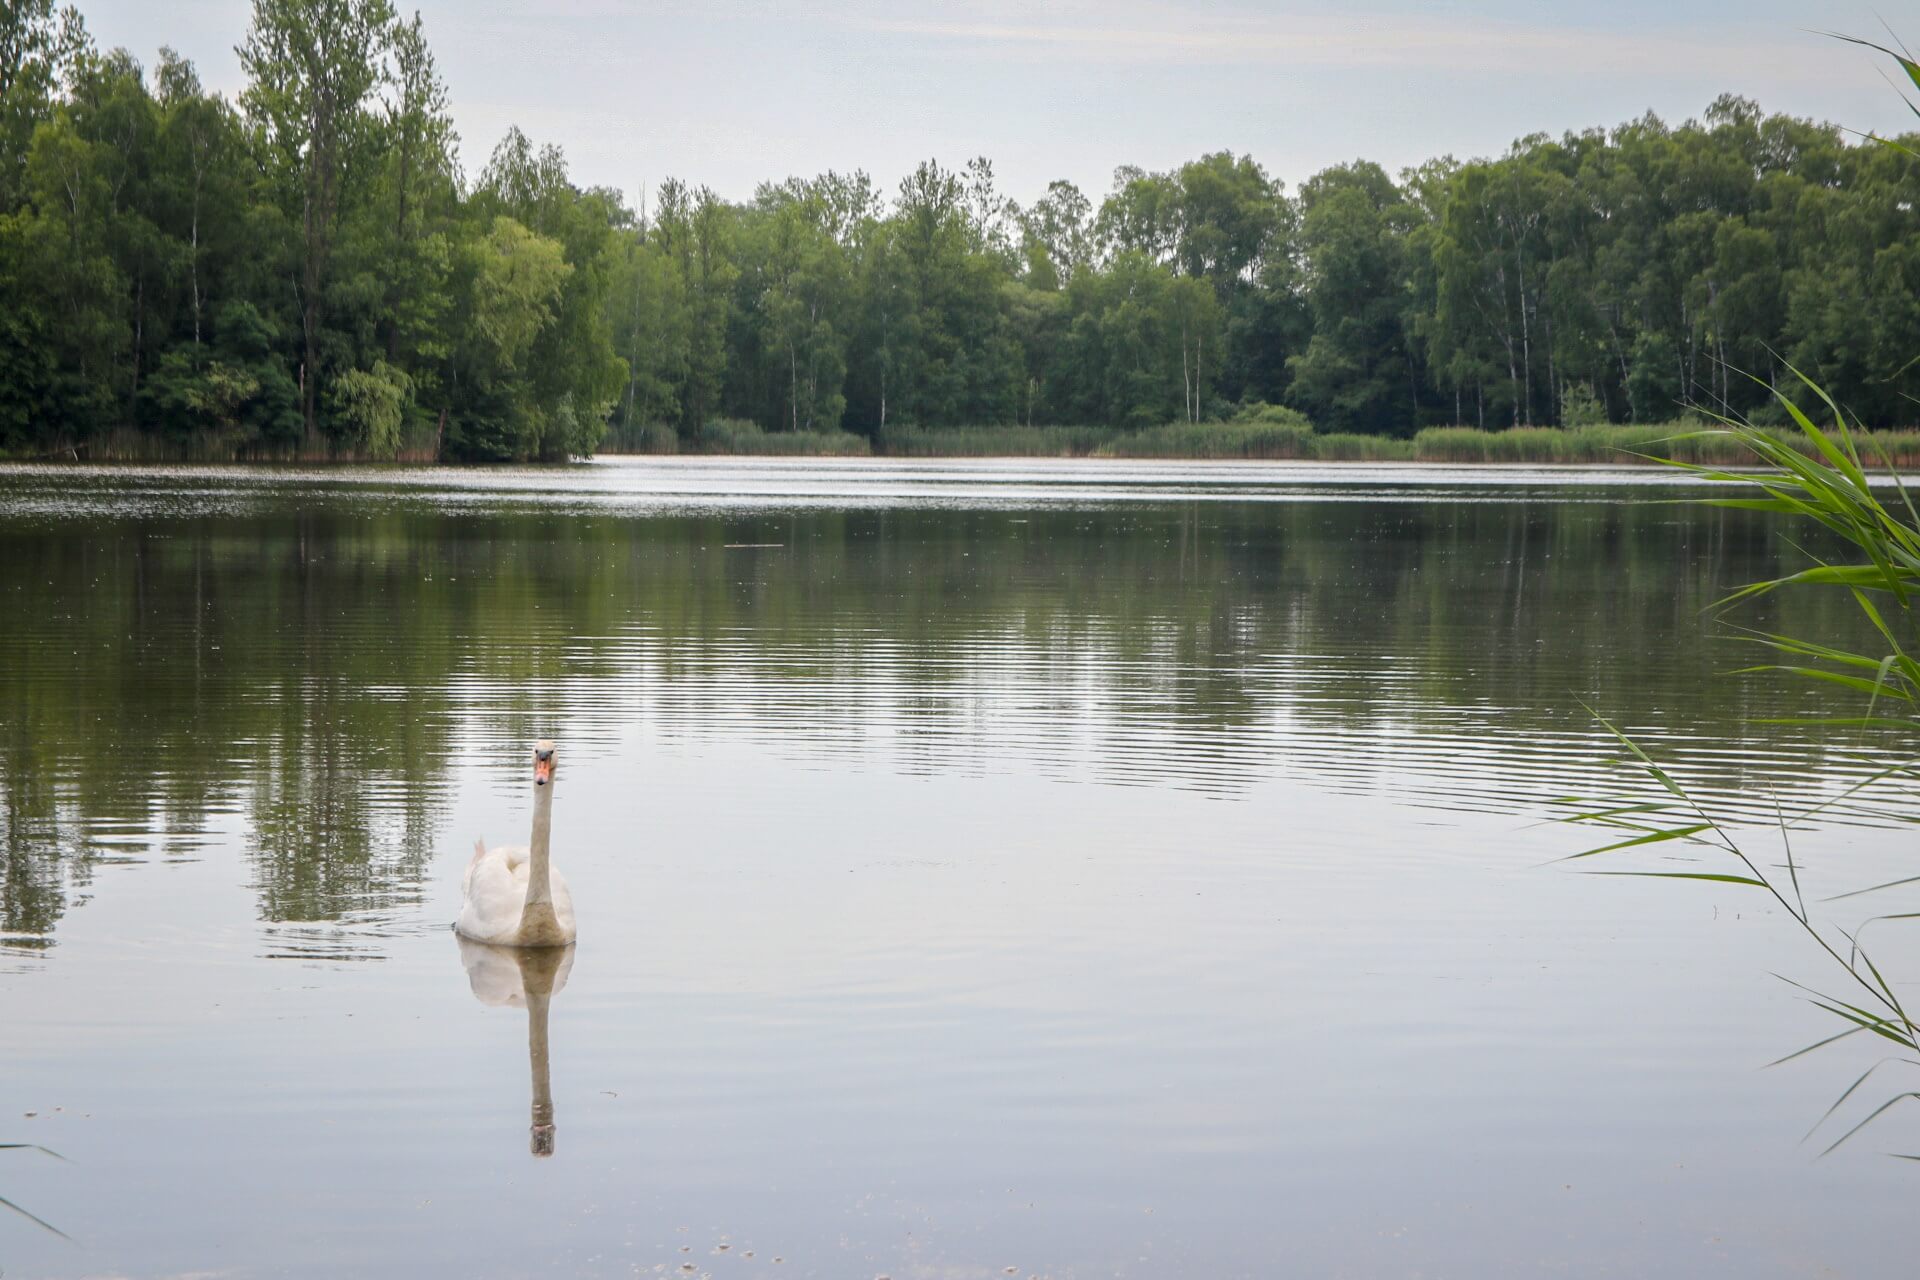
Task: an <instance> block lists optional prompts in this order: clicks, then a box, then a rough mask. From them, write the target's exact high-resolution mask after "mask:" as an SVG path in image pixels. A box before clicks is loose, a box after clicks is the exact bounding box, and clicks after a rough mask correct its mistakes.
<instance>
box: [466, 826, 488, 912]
mask: <svg viewBox="0 0 1920 1280" xmlns="http://www.w3.org/2000/svg"><path fill="white" fill-rule="evenodd" d="M486 856H487V838H486V837H485V836H482V837H480V838H479V839H478V840H475V841H474V842H473V856H472V857H471V858H469V859H467V869H466V871H465V872H463V873H462V874H461V876H460V897H461V898H462V899H465V898H466V896H467V895H468V894H470V893H472V892H473V869H474V868H475V867H477V866H479V865H480V861H481V859H483V858H485V857H486Z"/></svg>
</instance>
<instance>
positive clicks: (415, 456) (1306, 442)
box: [0, 421, 1920, 470]
mask: <svg viewBox="0 0 1920 1280" xmlns="http://www.w3.org/2000/svg"><path fill="white" fill-rule="evenodd" d="M1773 434H1775V435H1776V436H1777V438H1779V439H1780V440H1781V441H1783V442H1785V443H1789V444H1791V445H1793V446H1794V447H1796V448H1800V449H1802V450H1803V451H1804V450H1806V449H1810V448H1811V447H1812V445H1811V444H1810V443H1809V442H1808V441H1807V439H1806V437H1805V436H1804V435H1802V434H1800V433H1797V432H1793V433H1789V432H1787V431H1785V430H1780V431H1777V432H1774V433H1773ZM1854 440H1855V444H1856V446H1857V448H1858V450H1859V453H1860V456H1861V460H1862V462H1863V463H1865V464H1866V465H1869V466H1874V467H1886V466H1890V467H1892V468H1893V469H1895V470H1913V469H1917V468H1920V429H1900V430H1882V431H1862V432H1859V433H1857V434H1856V436H1855V437H1854ZM130 443H132V441H131V439H130V437H129V436H128V435H124V434H123V435H118V436H113V437H107V438H105V439H96V440H92V441H88V442H85V443H78V444H75V445H73V446H71V447H68V448H65V449H56V450H45V449H42V450H37V451H35V452H34V453H31V454H28V453H19V454H12V455H0V462H8V463H32V464H39V465H47V466H62V465H64V466H77V467H95V466H141V465H154V466H179V465H225V464H234V465H243V466H247V465H253V466H262V467H287V466H304V467H325V466H393V467H419V466H441V465H460V466H481V467H487V466H503V465H505V466H513V465H520V466H526V465H565V464H566V463H567V462H577V461H582V460H584V459H583V458H582V457H579V456H576V457H574V458H571V459H558V458H553V459H503V460H501V461H499V462H472V461H466V460H463V461H460V462H457V463H455V462H450V461H443V460H441V459H439V458H436V457H435V456H434V451H433V450H432V449H429V448H422V449H415V450H402V451H400V452H399V453H398V455H397V456H394V457H389V458H370V457H364V456H360V455H358V454H356V453H354V452H352V451H334V450H317V451H316V450H312V449H301V448H299V447H287V448H285V449H272V448H265V447H261V446H260V445H258V444H257V443H249V444H239V443H236V442H233V441H231V440H220V439H218V438H212V437H200V438H193V439H188V440H184V441H178V442H172V443H171V444H170V446H169V447H164V448H156V447H153V446H154V445H156V444H158V443H159V442H157V441H153V440H152V439H151V438H147V439H143V440H141V441H140V442H139V444H138V446H136V447H128V445H129V444H130ZM595 456H602V457H617V458H647V457H658V458H727V457H762V458H785V459H789V460H791V459H801V458H843V459H844V458H870V459H874V460H893V461H906V462H911V461H936V460H950V461H951V460H963V459H975V458H977V459H1008V460H1018V459H1027V460H1044V459H1087V460H1095V461H1099V460H1115V461H1125V460H1132V461H1162V462H1304V463H1378V464H1397V465H1442V466H1499V465H1509V466H1536V467H1537V466H1565V467H1645V466H1658V465H1661V461H1662V460H1665V459H1672V460H1675V461H1679V462H1683V463H1694V464H1700V465H1707V466H1731V467H1739V466H1742V465H1746V464H1750V463H1752V462H1754V461H1755V459H1754V457H1753V455H1752V454H1751V453H1750V452H1748V451H1747V449H1746V447H1745V446H1744V445H1742V444H1740V443H1739V441H1738V440H1736V439H1735V438H1734V437H1732V436H1731V435H1728V434H1726V433H1724V432H1721V431H1718V430H1716V429H1715V428H1714V427H1713V426H1711V425H1710V424H1706V423H1701V422H1697V421H1686V422H1675V423H1655V424H1648V425H1645V426H1594V427H1513V428H1507V429H1504V430H1500V431H1486V430H1482V429H1480V428H1477V427H1429V428H1427V429H1425V430H1423V431H1420V432H1419V433H1417V434H1416V435H1414V436H1412V437H1410V438H1395V437H1389V436H1367V435H1356V434H1340V433H1322V432H1317V431H1315V430H1313V429H1312V428H1311V427H1308V426H1305V425H1301V424H1298V423H1293V422H1271V421H1236V422H1204V423H1174V424H1171V425H1168V426H1162V427H1147V428H1138V429H1132V430H1129V429H1125V428H1115V427H943V428H889V429H887V430H885V431H883V432H882V433H881V434H880V435H879V436H878V437H868V436H864V435H855V434H853V433H851V432H809V431H789V432H779V431H766V430H763V429H761V428H758V427H754V426H753V425H752V424H750V423H737V424H733V423H723V424H715V426H714V427H711V428H706V429H703V430H702V431H701V432H699V433H698V434H697V435H695V436H694V437H692V438H690V439H682V438H680V437H679V436H677V435H676V434H674V433H673V432H671V431H669V430H665V429H661V430H656V431H653V432H649V433H648V434H647V436H646V437H644V438H642V439H639V440H634V439H631V438H628V439H622V438H619V437H618V436H617V435H616V436H615V437H613V438H610V439H607V440H605V441H603V442H602V444H601V446H600V447H599V448H598V449H597V450H596V454H595Z"/></svg>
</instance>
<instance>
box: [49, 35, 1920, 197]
mask: <svg viewBox="0 0 1920 1280" xmlns="http://www.w3.org/2000/svg"><path fill="white" fill-rule="evenodd" d="M397 2H399V3H400V7H401V8H402V9H403V10H404V11H408V12H410V11H411V10H412V9H413V8H416V7H417V8H418V9H419V10H420V11H421V12H422V13H423V15H424V17H425V20H426V26H427V33H428V39H429V40H430V41H431V43H432V45H433V48H434V50H435V53H436V55H437V56H438V58H439V61H440V66H441V70H442V72H443V74H444V75H445V77H446V80H447V83H448V86H449V88H450V90H451V92H452V97H453V108H454V116H455V120H456V123H457V124H458V127H459V129H460V133H461V135H462V138H463V143H462V155H463V158H464V160H465V163H466V166H467V169H468V171H469V172H470V173H473V172H477V171H478V170H479V168H480V166H481V165H482V164H484V162H485V160H486V156H487V153H488V152H489V151H490V150H491V149H492V147H493V144H494V143H495V142H496V141H497V140H498V139H499V137H500V135H501V134H502V133H503V132H504V131H505V130H506V128H507V126H508V125H510V124H515V123H517V124H519V125H520V126H521V128H523V129H524V130H526V131H527V133H528V134H530V135H531V136H533V137H534V138H535V139H536V140H537V141H541V142H546V141H553V142H558V143H560V144H561V145H562V146H564V147H565V148H566V152H567V155H568V157H569V159H570V160H571V162H572V165H573V171H574V177H575V180H576V181H580V182H584V183H596V184H605V185H611V186H617V187H621V188H623V189H625V190H627V191H628V192H629V193H631V192H632V191H633V190H634V189H635V188H636V186H637V185H638V184H639V183H640V182H641V181H643V180H644V181H646V182H647V183H648V184H650V185H651V184H654V183H657V182H658V181H659V180H660V179H661V178H663V177H667V176H669V175H671V176H677V177H681V178H684V179H686V180H688V181H690V182H693V183H696V184H698V183H705V184H708V185H710V186H712V187H713V188H715V189H716V190H717V191H719V192H720V193H721V194H722V195H725V196H728V197H730V198H734V199H742V198H745V197H747V196H748V195H750V194H751V193H752V190H753V186H754V184H755V183H756V182H758V181H760V180H762V179H766V178H780V177H785V176H787V175H789V174H813V173H817V172H820V171H821V170H824V169H828V168H836V169H842V170H846V169H854V168H864V169H866V170H867V171H868V172H869V173H871V174H873V176H874V177H875V179H876V180H878V181H879V182H881V183H882V185H883V186H885V187H886V188H888V189H889V190H891V188H892V187H893V185H894V183H895V182H896V181H897V180H898V179H899V177H900V176H901V175H902V174H903V173H905V172H906V171H908V170H910V169H911V168H912V166H913V164H914V163H915V162H916V161H917V160H919V159H922V158H925V157H928V156H932V157H936V158H938V159H939V160H941V161H942V162H943V163H946V164H952V165H958V164H961V163H963V162H964V161H965V160H966V158H967V157H969V156H973V155H978V154H984V155H987V156H989V157H991V158H992V159H993V161H994V165H995V171H996V173H997V174H998V175H999V176H1000V180H1001V185H1002V186H1003V187H1004V188H1005V189H1006V190H1007V191H1008V193H1009V194H1011V195H1013V196H1014V197H1016V198H1018V199H1020V200H1022V201H1026V200H1030V199H1031V198H1032V197H1033V196H1035V195H1037V194H1038V193H1039V192H1040V191H1041V190H1043V189H1044V187H1045V184H1046V183H1047V181H1048V180H1050V179H1052V178H1061V177H1064V178H1070V179H1072V180H1074V181H1075V182H1078V183H1079V184H1080V185H1081V186H1082V187H1083V188H1085V189H1086V190H1087V191H1088V193H1089V194H1090V195H1093V196H1095V198H1096V199H1097V197H1098V195H1099V194H1100V193H1103V192H1104V191H1105V190H1106V189H1107V187H1108V185H1109V179H1110V175H1111V173H1112V171H1113V168H1114V166H1116V165H1119V164H1128V163H1131V164H1138V165H1142V166H1145V167H1147V168H1164V167H1168V166H1171V165H1174V164H1177V163H1179V162H1180V161H1182V160H1186V159H1189V158H1191V157H1193V156H1196V155H1198V154H1200V153H1202V152H1204V151H1210V150H1217V149H1219V148H1222V147H1226V148H1231V149H1232V150H1234V151H1238V152H1251V153H1252V154H1253V155H1254V156H1255V157H1256V158H1257V159H1258V160H1260V162H1261V163H1262V164H1264V165H1265V166H1266V167H1267V169H1268V171H1269V172H1270V173H1272V174H1274V175H1276V176H1278V177H1280V178H1283V179H1284V180H1285V181H1286V182H1287V183H1288V184H1289V186H1295V185H1297V184H1298V183H1299V182H1300V181H1301V180H1302V179H1304V178H1306V177H1308V176H1310V175H1311V174H1313V173H1314V172H1316V171H1318V170H1319V169H1322V168H1324V167H1326V166H1327V165H1329V164H1333V163H1337V162H1339V161H1341V160H1345V159H1350V158H1353V157H1355V156H1364V157H1367V158H1369V159H1374V160H1378V161H1380V162H1381V163H1382V164H1384V165H1386V166H1387V167H1388V168H1389V169H1391V170H1397V169H1399V168H1400V167H1401V166H1403V165H1408V164H1413V163H1418V162H1419V161H1421V160H1424V159H1427V158H1429V157H1432V156H1435V155H1440V154H1443V153H1452V154H1455V155H1459V156H1463V157H1464V156H1473V155H1485V154H1490V153H1494V152H1498V151H1501V150H1503V149H1504V148H1505V147H1506V145H1507V144H1508V143H1509V142H1510V141H1511V140H1512V139H1513V138H1515V137H1516V136H1519V135H1521V134H1524V133H1531V132H1536V131H1547V132H1552V133H1558V132H1560V131H1562V130H1565V129H1568V128H1580V127H1585V126H1589V125H1596V124H1608V125H1610V124H1616V123H1618V122H1620V121H1621V120H1624V119H1627V118H1630V117H1632V116H1636V115H1639V114H1640V113H1642V112H1644V111H1646V110H1648V109H1652V110H1654V111H1657V112H1659V113H1660V114H1661V115H1662V116H1665V117H1667V118H1669V119H1672V120H1676V121H1677V120H1680V119H1684V118H1686V117H1688V116H1691V115H1697V114H1698V113H1699V112H1700V111H1701V110H1702V109H1703V108H1704V107H1705V106H1706V104H1707V103H1708V102H1710V101H1711V100H1712V99H1713V97H1714V96H1715V95H1716V94H1718V93H1720V92H1722V91H1733V92H1738V93H1743V94H1746V95H1748V96H1751V97H1755V98H1758V99H1759V100H1760V101H1761V103H1762V104H1763V105H1764V106H1766V107H1767V108H1768V109H1769V110H1778V111H1788V112H1792V113H1794V114H1796V115H1811V116H1816V117H1819V118H1823V119H1832V120H1836V121H1839V122H1840V123H1843V124H1846V125H1849V126H1852V127H1855V128H1862V129H1871V128H1879V129H1899V128H1901V127H1903V126H1904V122H1905V121H1907V120H1908V119H1909V117H1907V116H1906V114H1905V109H1904V108H1903V107H1902V106H1901V104H1900V101H1899V99H1898V98H1897V96H1896V95H1895V93H1894V91H1893V90H1892V89H1891V88H1890V87H1889V86H1888V84H1887V82H1886V81H1885V79H1883V78H1882V66H1881V64H1880V63H1879V62H1878V61H1876V60H1875V58H1874V57H1873V55H1870V54H1867V53H1865V52H1864V51H1861V50H1857V49H1852V48H1848V47H1845V46H1842V45H1839V44H1837V43H1836V42H1834V41H1831V40H1824V39H1821V38H1819V37H1817V36H1815V35H1812V34H1809V33H1808V31H1807V30H1806V28H1822V29H1826V28H1834V29H1839V30H1844V31H1848V32H1852V33H1857V34H1865V35H1873V34H1875V33H1876V32H1877V31H1878V30H1879V26H1878V20H1877V18H1876V16H1875V10H1874V8H1873V6H1872V5H1870V4H1868V3H1856V2H1855V0H1828V2H1827V3H1820V2H1819V0H1792V2H1787V0H1664V2H1658V0H1609V2H1604V3H1600V2H1594V0H1574V2H1572V3H1552V4H1550V3H1535V2H1529V0H1433V2H1431V3H1424V4H1421V3H1410V2H1409V0H1361V2H1360V3H1357V4H1337V3H1264V4H1262V3H1254V2H1252V0H1234V2H1229V3H1210V4H1201V3H1191V2H1189V0H1105V2H1095V0H1040V2H1038V3H1028V4H1012V3H1002V2H995V0H972V2H967V3H949V4H935V3H929V2H927V0H848V2H846V3H840V4H831V5H829V4H817V3H816V4H773V3H753V2H751V0H706V2H705V3H697V4H681V3H661V2H648V0H547V2H545V3H540V2H538V0H412V2H411V3H407V2H404V0H397ZM80 8H81V11H82V12H83V13H84V14H85V15H86V17H87V20H88V25H89V26H90V27H91V28H92V30H93V31H94V33H95V35H96V37H97V38H98V39H99V40H100V42H101V43H102V44H105V45H124V46H126V47H127V48H129V49H131V50H132V51H133V52H134V53H135V54H136V55H137V56H139V57H140V58H141V59H142V60H143V61H145V62H148V63H149V64H150V63H151V62H152V60H153V55H154V51H155V50H156V49H157V48H158V46H159V45H161V44H162V43H167V44H171V45H173V46H174V47H175V48H176V49H178V50H179V51H180V52H181V53H183V54H185V55H186V56H188V57H190V58H192V59H193V60H194V61H195V62H196V63H197V64H198V65H199V67H200V69H201V74H202V76H203V78H204V79H205V80H206V81H207V83H208V84H209V85H210V86H212V87H213V88H216V89H220V90H223V91H227V92H230V93H231V92H234V91H236V90H237V89H238V88H239V86H240V71H239V66H238V61H237V59H236V58H235V57H234V54H233V46H234V45H235V44H236V43H238V42H239V40H240V38H241V36H242V34H243V32H244V31H245V29H246V25H247V21H248V15H249V13H250V11H251V5H250V4H249V3H248V0H171V2H170V3H157V2H156V0H80ZM1914 26H1915V31H1916V39H1920V22H1916V23H1915V24H1914Z"/></svg>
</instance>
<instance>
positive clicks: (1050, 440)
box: [875, 424, 1123, 458]
mask: <svg viewBox="0 0 1920 1280" xmlns="http://www.w3.org/2000/svg"><path fill="white" fill-rule="evenodd" d="M1121 434H1123V432H1122V430H1121V428H1118V427H1025V426H1019V425H1017V424H1015V425H1007V426H998V427H888V428H886V429H885V430H883V431H881V433H880V438H879V441H878V444H879V448H878V449H876V450H875V452H877V453H880V454H882V455H884V456H886V457H889V458H1085V457H1088V456H1090V455H1092V454H1094V453H1095V452H1097V451H1098V450H1099V449H1100V448H1101V447H1102V446H1103V445H1105V444H1107V443H1108V442H1109V441H1111V440H1113V439H1114V438H1116V437H1117V436H1120V435H1121Z"/></svg>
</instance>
